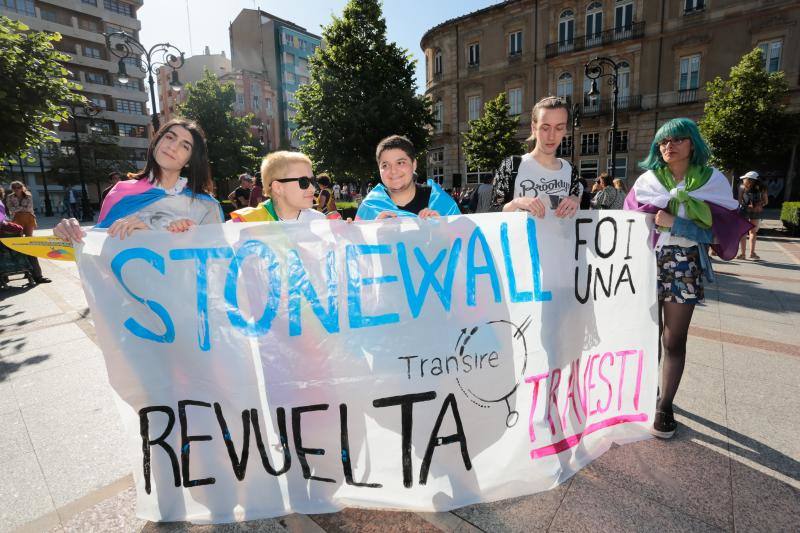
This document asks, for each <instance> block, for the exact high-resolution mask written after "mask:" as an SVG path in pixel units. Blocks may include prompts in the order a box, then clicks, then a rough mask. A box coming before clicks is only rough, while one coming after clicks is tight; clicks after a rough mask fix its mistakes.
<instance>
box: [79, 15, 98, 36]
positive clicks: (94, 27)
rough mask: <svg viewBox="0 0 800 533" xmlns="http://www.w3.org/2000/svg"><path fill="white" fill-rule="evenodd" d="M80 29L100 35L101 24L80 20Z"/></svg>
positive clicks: (89, 20)
mask: <svg viewBox="0 0 800 533" xmlns="http://www.w3.org/2000/svg"><path fill="white" fill-rule="evenodd" d="M78 27H79V28H80V29H82V30H84V31H90V32H93V33H100V24H98V23H97V21H95V20H91V19H84V18H79V19H78Z"/></svg>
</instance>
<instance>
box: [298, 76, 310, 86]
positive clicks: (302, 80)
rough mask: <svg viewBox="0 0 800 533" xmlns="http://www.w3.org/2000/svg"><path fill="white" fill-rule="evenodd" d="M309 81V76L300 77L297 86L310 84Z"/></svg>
mask: <svg viewBox="0 0 800 533" xmlns="http://www.w3.org/2000/svg"><path fill="white" fill-rule="evenodd" d="M308 82H309V79H308V76H298V77H297V84H298V85H306V84H308Z"/></svg>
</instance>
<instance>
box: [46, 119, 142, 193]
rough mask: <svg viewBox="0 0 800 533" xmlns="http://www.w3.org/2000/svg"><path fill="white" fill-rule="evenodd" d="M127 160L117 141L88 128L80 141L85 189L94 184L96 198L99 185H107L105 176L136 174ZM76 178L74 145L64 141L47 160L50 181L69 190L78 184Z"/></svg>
mask: <svg viewBox="0 0 800 533" xmlns="http://www.w3.org/2000/svg"><path fill="white" fill-rule="evenodd" d="M55 151H57V152H55ZM52 152H55V153H52ZM53 156H54V157H53ZM129 158H130V154H129V153H128V152H127V151H126V150H125V149H124V148H122V147H120V146H119V139H118V138H117V137H114V136H110V135H106V134H104V133H102V132H99V133H98V132H97V131H93V130H92V129H91V128H90V130H89V135H87V136H86V137H85V138H83V139H81V161H82V167H83V177H84V180H85V181H86V183H87V185H88V184H89V183H94V184H95V187H96V188H97V197H98V198H99V197H100V193H101V191H102V185H103V184H104V183H106V182H107V181H108V175H109V174H110V173H111V172H112V171H117V172H120V173H121V174H122V175H123V176H125V174H127V173H128V172H132V171H135V170H137V168H136V166H135V164H134V162H133V161H131V160H130V159H129ZM79 176H80V175H79V169H78V158H77V157H76V156H75V143H70V142H66V141H64V142H62V143H61V144H60V146H58V145H56V146H54V147H53V149H52V151H51V157H50V177H51V178H52V179H53V180H54V181H55V182H56V183H58V184H59V185H62V186H64V187H72V186H74V185H77V184H78V183H80V177H79Z"/></svg>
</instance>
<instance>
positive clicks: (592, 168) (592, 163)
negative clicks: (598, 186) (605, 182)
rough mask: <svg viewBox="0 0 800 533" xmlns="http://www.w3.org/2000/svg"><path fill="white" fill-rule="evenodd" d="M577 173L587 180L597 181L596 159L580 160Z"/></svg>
mask: <svg viewBox="0 0 800 533" xmlns="http://www.w3.org/2000/svg"><path fill="white" fill-rule="evenodd" d="M579 172H580V175H581V177H582V178H585V179H587V180H590V181H591V180H595V179H597V159H581V164H580V170H579Z"/></svg>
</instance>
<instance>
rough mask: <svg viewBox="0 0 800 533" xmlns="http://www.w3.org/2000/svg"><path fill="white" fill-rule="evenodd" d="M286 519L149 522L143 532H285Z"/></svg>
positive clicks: (287, 528)
mask: <svg viewBox="0 0 800 533" xmlns="http://www.w3.org/2000/svg"><path fill="white" fill-rule="evenodd" d="M286 523H287V522H286V519H283V518H275V519H272V520H252V521H249V522H237V523H235V524H214V525H195V524H189V523H187V522H161V523H155V522H147V523H146V524H145V526H144V527H142V529H141V533H240V532H243V531H258V532H265V533H285V532H286V531H291V529H290V528H289V527H288V525H284V524H286Z"/></svg>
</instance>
